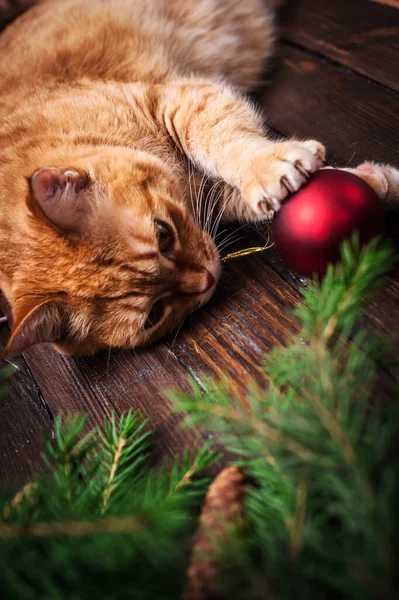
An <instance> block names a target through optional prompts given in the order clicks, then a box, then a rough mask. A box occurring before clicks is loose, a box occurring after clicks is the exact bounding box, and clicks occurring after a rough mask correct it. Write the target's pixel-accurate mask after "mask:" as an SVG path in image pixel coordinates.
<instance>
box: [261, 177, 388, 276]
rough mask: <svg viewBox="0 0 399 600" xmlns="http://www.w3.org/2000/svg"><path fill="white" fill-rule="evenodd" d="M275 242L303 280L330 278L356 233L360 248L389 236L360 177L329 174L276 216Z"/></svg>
mask: <svg viewBox="0 0 399 600" xmlns="http://www.w3.org/2000/svg"><path fill="white" fill-rule="evenodd" d="M272 230H273V238H274V243H275V246H276V248H277V250H278V251H279V252H280V254H281V256H282V257H283V258H284V260H285V261H286V263H287V264H288V266H289V267H291V268H292V269H293V270H294V271H296V272H297V273H299V274H300V275H303V276H304V277H311V276H312V275H319V276H322V275H324V274H325V272H326V270H327V267H328V265H329V264H330V263H334V262H336V261H337V260H339V257H340V252H339V251H340V246H341V243H342V242H343V240H345V239H347V238H351V237H352V235H353V233H354V232H355V231H357V232H358V234H359V240H360V243H361V244H365V243H367V242H368V241H370V240H371V239H372V238H373V237H375V236H376V235H380V234H382V233H383V231H384V209H383V206H382V202H381V200H380V199H379V198H378V196H377V194H376V193H375V192H374V190H373V189H372V188H371V187H370V186H369V185H368V184H367V183H366V182H365V181H363V179H360V177H356V175H353V174H352V173H348V172H346V171H340V170H338V169H324V170H322V171H319V172H318V173H316V174H315V175H313V176H312V177H311V179H310V180H309V181H308V182H307V184H306V185H305V186H304V187H303V188H301V189H300V190H299V191H298V192H297V193H296V194H294V195H293V196H292V197H291V198H290V199H288V200H287V201H286V202H285V203H284V204H283V205H282V207H281V208H280V210H279V211H278V213H277V214H276V216H275V217H274V220H273V224H272Z"/></svg>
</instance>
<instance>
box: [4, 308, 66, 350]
mask: <svg viewBox="0 0 399 600" xmlns="http://www.w3.org/2000/svg"><path fill="white" fill-rule="evenodd" d="M13 322H14V323H13V328H12V331H11V335H10V338H9V340H8V343H7V345H6V347H5V349H4V350H3V352H2V353H1V357H3V358H4V357H8V356H15V355H16V354H21V353H22V352H24V351H25V350H28V348H30V347H31V346H35V345H36V344H44V343H47V342H50V343H51V342H52V343H56V342H59V341H60V339H61V336H62V329H63V327H62V325H63V310H62V306H61V304H59V303H56V302H54V301H49V300H44V301H42V302H40V303H39V304H34V303H31V302H26V301H24V302H21V303H19V304H18V305H17V306H16V308H15V309H14V310H13Z"/></svg>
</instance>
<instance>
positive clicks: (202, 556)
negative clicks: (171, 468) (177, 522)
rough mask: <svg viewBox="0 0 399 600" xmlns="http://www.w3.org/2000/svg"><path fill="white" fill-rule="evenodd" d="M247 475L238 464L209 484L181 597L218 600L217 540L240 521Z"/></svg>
mask: <svg viewBox="0 0 399 600" xmlns="http://www.w3.org/2000/svg"><path fill="white" fill-rule="evenodd" d="M247 482H248V477H247V476H246V475H244V473H243V472H242V471H241V470H240V469H239V468H238V467H227V468H226V469H224V470H223V471H222V472H221V473H219V475H218V476H217V477H216V478H215V480H214V482H213V483H212V484H211V486H210V487H209V490H208V493H207V495H206V498H205V502H204V506H203V508H202V512H201V516H200V524H199V527H198V529H197V532H196V533H195V536H194V543H193V549H192V557H191V564H190V566H189V569H188V572H187V579H188V582H187V587H186V590H185V592H184V595H183V598H184V600H222V599H223V598H224V594H223V593H222V592H221V591H220V590H219V591H218V590H217V583H218V578H219V577H220V575H221V572H222V571H223V564H222V556H221V551H220V543H221V542H223V540H224V539H226V537H227V533H226V531H227V529H226V528H230V527H231V526H233V527H238V526H240V525H242V524H243V523H244V502H245V495H246V483H247Z"/></svg>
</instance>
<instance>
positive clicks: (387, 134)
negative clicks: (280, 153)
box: [261, 45, 399, 166]
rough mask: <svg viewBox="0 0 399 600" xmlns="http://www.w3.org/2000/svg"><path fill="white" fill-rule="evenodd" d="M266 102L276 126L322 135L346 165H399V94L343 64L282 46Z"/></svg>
mask: <svg viewBox="0 0 399 600" xmlns="http://www.w3.org/2000/svg"><path fill="white" fill-rule="evenodd" d="M261 102H262V104H263V106H264V107H265V112H266V113H267V114H268V116H269V121H270V123H271V125H272V126H273V127H275V128H276V129H277V130H278V131H280V132H281V133H283V134H284V135H286V136H293V135H295V136H299V137H302V138H309V137H314V138H316V139H319V140H320V141H321V142H324V143H325V144H326V145H327V149H328V159H329V160H330V161H332V162H336V163H337V164H338V165H340V166H343V165H356V164H358V163H360V162H361V161H363V160H375V161H377V162H390V163H396V164H399V148H398V140H399V98H398V97H396V96H395V95H394V94H393V93H391V92H390V91H389V90H386V89H385V88H382V87H380V86H376V85H374V84H373V83H370V82H369V81H367V80H366V79H364V78H363V77H361V76H357V75H355V74H353V73H351V72H348V71H347V70H346V69H344V68H342V67H340V66H337V65H335V64H331V63H329V62H328V61H325V60H323V59H321V58H319V57H315V56H313V55H309V54H308V53H307V52H305V51H303V50H299V49H297V48H292V47H288V46H285V45H282V47H281V65H280V68H279V70H278V72H277V73H276V76H275V79H274V82H273V85H272V86H271V87H270V89H268V90H266V91H264V92H263V94H262V97H261Z"/></svg>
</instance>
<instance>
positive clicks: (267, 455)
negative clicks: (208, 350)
mask: <svg viewBox="0 0 399 600" xmlns="http://www.w3.org/2000/svg"><path fill="white" fill-rule="evenodd" d="M391 264H392V260H391V253H390V249H389V247H387V245H385V244H380V243H378V242H377V241H374V242H372V243H371V244H370V245H369V246H368V247H367V248H365V249H360V247H359V244H358V243H357V240H356V239H355V240H353V241H352V243H351V244H350V243H345V244H344V246H343V252H342V262H341V264H340V265H338V266H336V267H334V268H333V267H330V269H329V271H328V273H327V276H326V277H325V279H324V280H323V282H321V283H315V284H311V285H310V286H309V288H308V290H307V291H306V292H305V294H304V302H303V304H301V306H299V307H298V309H297V310H296V316H297V319H298V321H299V325H300V333H299V334H298V335H295V336H293V338H292V339H291V340H290V341H289V344H288V345H287V346H286V347H284V348H278V349H276V350H274V351H273V352H272V353H271V354H270V355H269V356H268V357H267V358H266V360H265V366H264V369H265V374H266V375H267V377H268V379H269V385H268V387H267V389H261V388H259V387H257V386H253V387H252V388H251V389H249V390H248V396H247V401H243V400H242V398H236V397H234V396H233V395H232V393H231V386H230V385H229V382H223V381H215V380H211V379H208V380H204V381H203V382H202V384H201V386H200V385H198V383H196V382H193V383H192V391H191V392H190V393H189V394H180V393H178V394H172V395H171V397H172V399H173V400H174V402H175V404H176V407H177V409H178V410H179V411H183V412H185V413H186V414H187V417H186V423H187V424H188V425H190V426H193V425H194V426H199V427H201V428H204V429H206V430H207V431H213V432H215V433H216V434H217V435H218V436H219V438H220V439H221V440H222V442H223V443H224V445H225V446H226V448H227V449H228V450H229V451H230V452H233V453H235V454H236V455H237V461H238V464H240V465H242V466H243V467H244V468H245V470H246V472H247V474H248V475H249V476H250V477H251V478H252V480H253V481H256V485H255V486H250V487H249V490H248V497H247V517H248V519H249V521H250V523H251V526H252V533H251V534H250V535H247V536H244V538H243V539H242V540H241V543H240V544H239V545H238V546H237V543H233V542H232V543H231V544H225V547H224V548H223V551H224V553H225V563H226V565H229V570H228V572H229V573H235V574H236V576H235V577H234V576H231V575H229V578H228V579H226V578H225V580H224V585H225V586H226V583H227V588H228V595H229V597H233V598H241V597H242V598H246V599H247V598H262V597H263V596H262V594H261V593H259V589H265V587H266V588H267V589H270V588H271V589H272V590H273V595H274V596H275V597H277V598H280V599H285V598H287V599H288V598H295V597H298V594H299V595H300V597H304V598H315V599H319V598H327V597H330V596H334V597H339V598H351V599H352V598H359V600H360V599H362V600H364V599H366V598H391V597H396V595H397V592H398V586H397V581H396V575H395V566H394V565H396V564H397V559H398V557H399V552H398V549H399V546H398V542H397V539H398V538H397V533H399V531H398V523H399V519H398V518H397V517H396V509H395V505H396V503H397V502H398V500H399V462H398V450H399V448H398V440H399V418H398V417H399V415H398V411H397V408H396V406H395V405H393V404H388V403H387V402H386V401H385V400H384V399H382V398H378V397H376V394H375V391H376V390H375V384H376V378H377V366H378V365H379V364H380V362H381V355H382V353H383V349H384V346H383V344H382V343H381V340H376V339H374V338H372V337H371V336H370V334H366V333H365V332H363V331H359V330H358V329H357V322H358V319H359V316H360V314H361V311H362V309H363V308H364V306H365V303H366V302H367V301H368V300H369V298H370V295H371V294H372V293H374V292H375V290H376V289H378V287H379V286H381V284H382V283H383V281H384V277H385V275H386V273H387V271H388V269H389V268H390V266H391ZM204 390H205V392H204ZM394 532H395V533H394ZM237 547H239V551H237ZM233 548H235V549H236V550H235V553H233V552H232V549H233ZM232 564H233V565H234V564H235V568H234V569H232V568H231V567H232ZM240 565H241V567H240ZM243 565H246V566H245V568H244V567H243ZM262 581H263V583H264V586H262V585H259V583H260V582H262ZM298 590H300V592H298Z"/></svg>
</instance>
